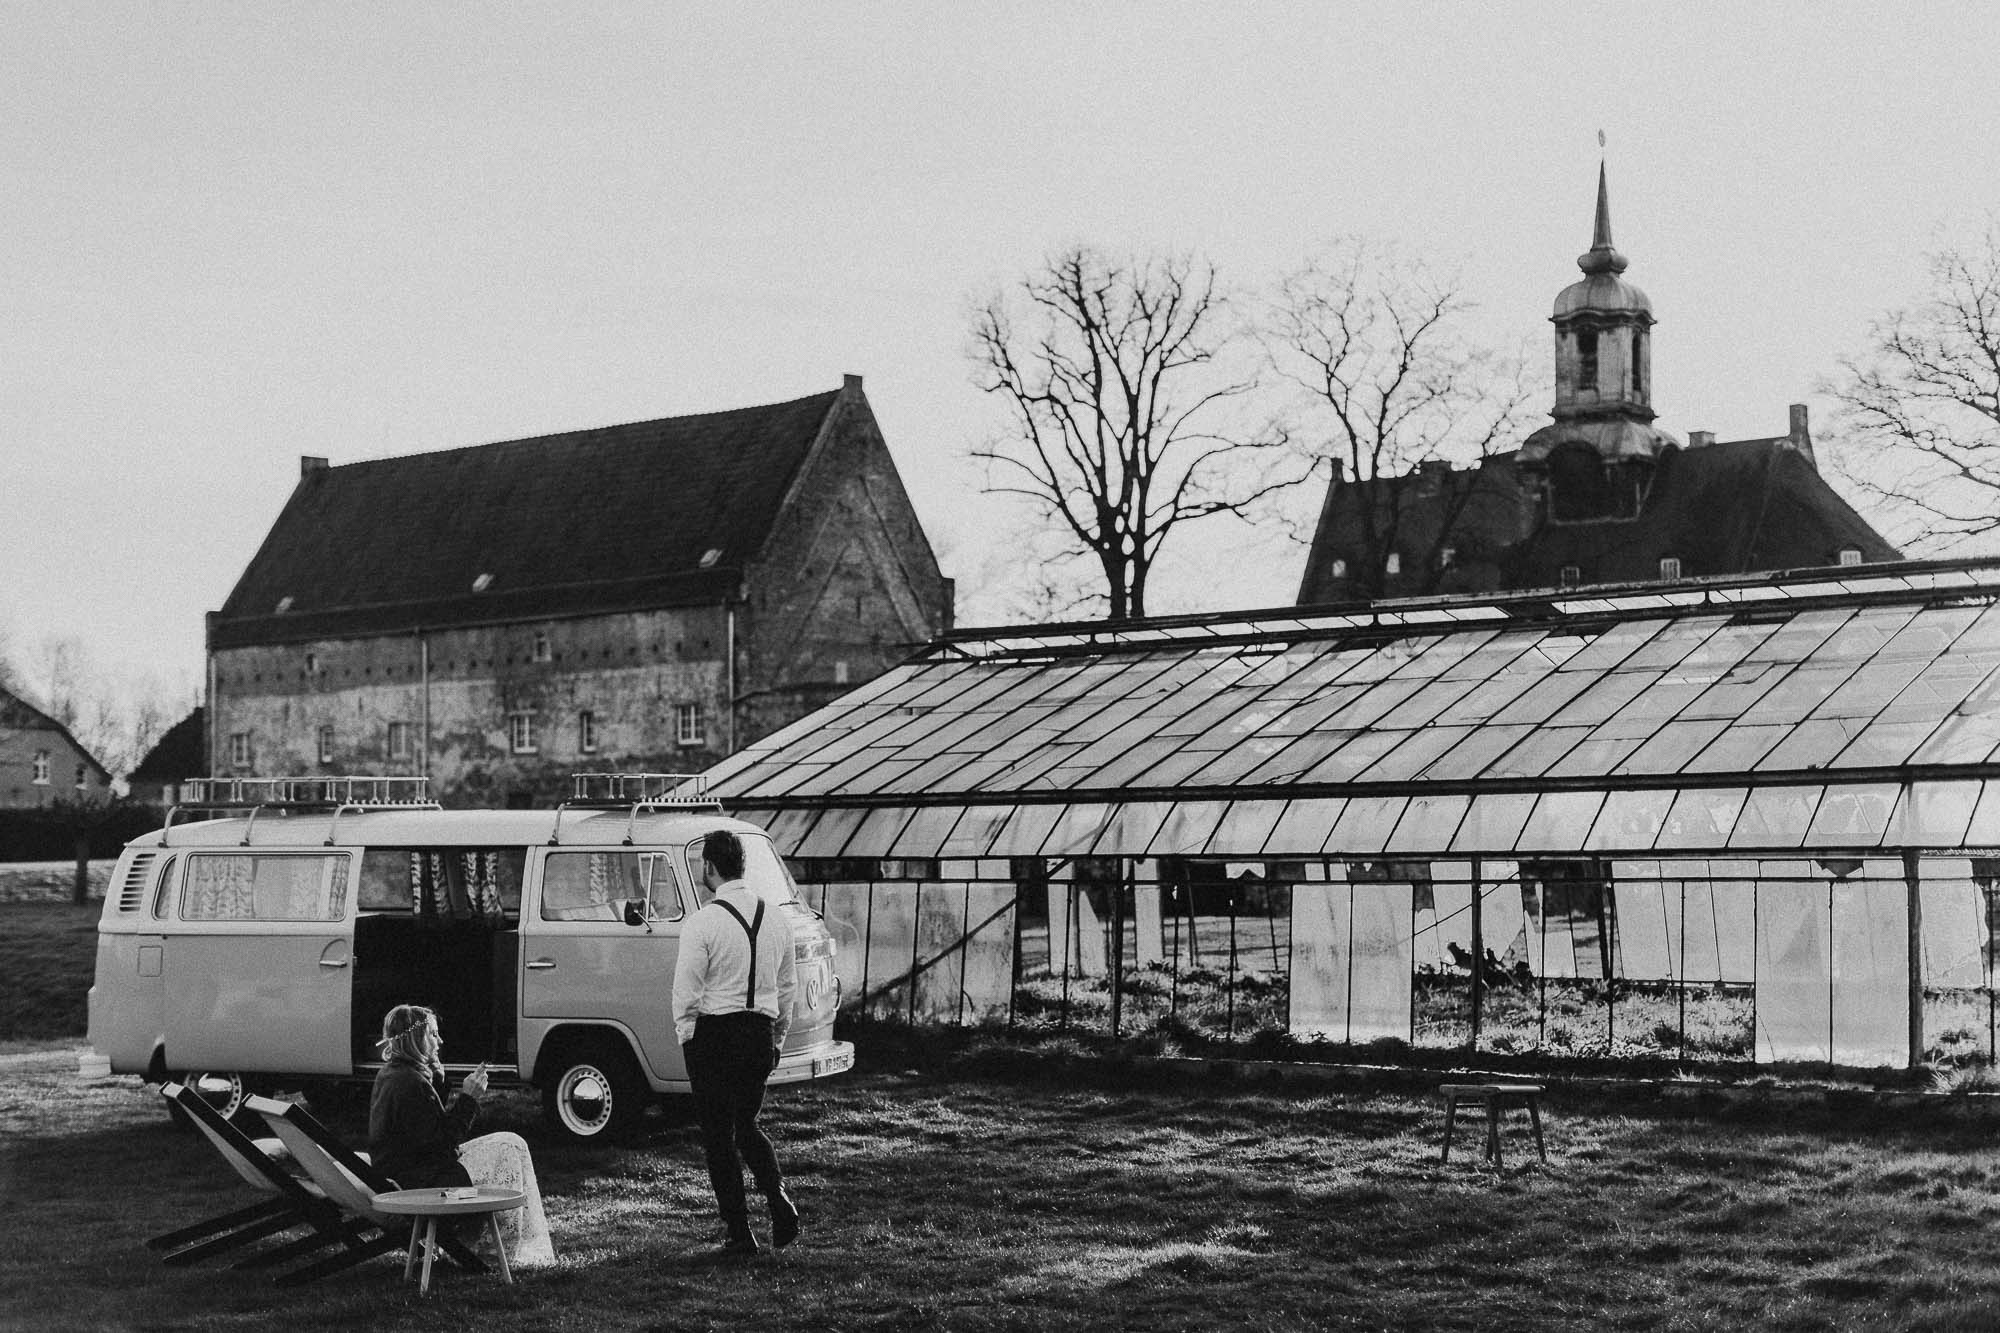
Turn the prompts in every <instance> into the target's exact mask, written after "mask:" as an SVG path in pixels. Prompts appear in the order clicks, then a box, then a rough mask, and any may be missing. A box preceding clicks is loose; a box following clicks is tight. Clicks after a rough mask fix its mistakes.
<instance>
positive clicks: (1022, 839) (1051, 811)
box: [987, 805, 1065, 856]
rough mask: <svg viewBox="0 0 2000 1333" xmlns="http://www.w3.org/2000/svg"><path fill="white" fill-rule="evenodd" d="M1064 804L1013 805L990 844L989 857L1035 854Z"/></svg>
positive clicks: (1045, 839) (1059, 814)
mask: <svg viewBox="0 0 2000 1333" xmlns="http://www.w3.org/2000/svg"><path fill="white" fill-rule="evenodd" d="M1064 809H1065V807H1064V806H1061V805H1020V806H1016V807H1014V816H1013V818H1011V819H1009V820H1008V821H1007V824H1006V826H1005V827H1004V828H1002V829H1001V830H1000V833H999V835H998V836H997V837H995V838H994V839H993V846H992V847H991V848H990V849H988V851H987V855H989V856H1034V855H1037V854H1038V853H1040V851H1041V850H1042V844H1043V843H1044V842H1047V841H1048V837H1049V833H1050V831H1051V830H1053V829H1054V828H1055V826H1056V821H1057V820H1059V819H1061V818H1062V816H1063V811H1064Z"/></svg>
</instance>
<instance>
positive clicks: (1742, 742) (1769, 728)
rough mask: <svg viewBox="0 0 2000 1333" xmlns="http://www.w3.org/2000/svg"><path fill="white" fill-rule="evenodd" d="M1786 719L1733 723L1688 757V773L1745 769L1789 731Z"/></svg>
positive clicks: (1742, 770) (1747, 769)
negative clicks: (1770, 721) (1762, 723)
mask: <svg viewBox="0 0 2000 1333" xmlns="http://www.w3.org/2000/svg"><path fill="white" fill-rule="evenodd" d="M1791 730H1792V728H1791V726H1790V724H1788V723H1773V724H1770V725H1766V726H1761V727H1760V726H1750V725H1746V724H1744V723H1741V722H1738V723H1733V724H1731V726H1730V727H1729V729H1728V730H1727V731H1724V732H1723V733H1722V734H1721V735H1720V736H1718V737H1716V738H1715V740H1714V741H1712V742H1710V744H1709V746H1708V748H1707V749H1705V750H1703V751H1702V752H1701V753H1700V754H1698V755H1696V756H1694V758H1692V759H1690V760H1688V763H1687V769H1686V771H1687V772H1689V773H1747V772H1749V771H1750V770H1751V769H1752V768H1753V767H1754V766H1755V764H1756V763H1757V761H1758V760H1759V759H1760V758H1762V757H1763V756H1764V755H1765V754H1766V753H1768V752H1769V750H1770V748H1771V747H1772V746H1773V745H1776V744H1777V743H1778V742H1779V741H1781V740H1783V739H1784V738H1785V737H1786V736H1788V735H1790V734H1791Z"/></svg>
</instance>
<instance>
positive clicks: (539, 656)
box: [535, 634, 555, 662]
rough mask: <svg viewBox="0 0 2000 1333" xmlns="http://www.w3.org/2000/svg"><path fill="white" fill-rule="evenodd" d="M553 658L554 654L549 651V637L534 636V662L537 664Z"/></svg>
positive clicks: (542, 635)
mask: <svg viewBox="0 0 2000 1333" xmlns="http://www.w3.org/2000/svg"><path fill="white" fill-rule="evenodd" d="M554 656H555V654H554V653H552V652H551V651H550V650H549V636H548V635H546V634H537V635H536V636H535V660H536V661H537V662H547V661H549V660H551V659H552V658H553V657H554Z"/></svg>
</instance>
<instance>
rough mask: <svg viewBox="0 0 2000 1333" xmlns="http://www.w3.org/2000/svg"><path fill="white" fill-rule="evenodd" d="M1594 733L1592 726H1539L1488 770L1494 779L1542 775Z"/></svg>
mask: <svg viewBox="0 0 2000 1333" xmlns="http://www.w3.org/2000/svg"><path fill="white" fill-rule="evenodd" d="M1589 735H1590V728H1589V727H1561V726H1545V727H1537V728H1535V730H1534V731H1532V732H1530V733H1529V734H1528V736H1527V738H1526V739H1524V740H1523V741H1522V742H1521V743H1520V744H1519V745H1516V746H1515V747H1514V748H1513V749H1511V750H1509V751H1508V752H1507V753H1506V754H1505V755H1503V756H1501V758H1500V759H1499V760H1498V761H1497V762H1495V763H1494V764H1493V766H1492V767H1491V768H1489V769H1488V770H1487V772H1486V776H1487V777H1492V778H1538V777H1540V776H1542V774H1543V773H1544V772H1545V771H1547V769H1548V767H1549V765H1551V764H1553V763H1555V762H1556V761H1557V760H1559V759H1561V758H1562V757H1563V756H1564V755H1566V754H1568V753H1569V752H1570V751H1571V750H1573V749H1575V748H1576V747H1577V746H1578V745H1580V744H1581V743H1582V742H1583V740H1584V739H1585V738H1586V737H1587V736H1589Z"/></svg>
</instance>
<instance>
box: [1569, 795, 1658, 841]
mask: <svg viewBox="0 0 2000 1333" xmlns="http://www.w3.org/2000/svg"><path fill="white" fill-rule="evenodd" d="M1674 795H1675V793H1674V792H1672V791H1615V792H1612V793H1611V794H1610V795H1609V796H1607V797H1606V798H1605V800H1604V810H1603V812H1602V813H1601V814H1599V815H1598V817H1597V822H1596V823H1595V824H1593V825H1591V828H1590V837H1589V839H1588V840H1587V841H1586V842H1585V843H1584V847H1585V849H1586V850H1589V851H1644V850H1646V849H1648V848H1650V847H1651V846H1652V845H1653V839H1654V838H1656V837H1658V836H1659V833H1660V829H1661V827H1662V826H1663V825H1664V824H1665V823H1666V821H1667V810H1668V809H1669V808H1670V807H1671V806H1672V805H1673V803H1674Z"/></svg>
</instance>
